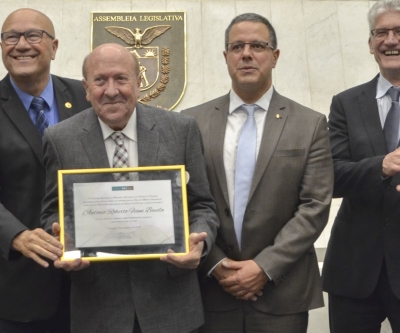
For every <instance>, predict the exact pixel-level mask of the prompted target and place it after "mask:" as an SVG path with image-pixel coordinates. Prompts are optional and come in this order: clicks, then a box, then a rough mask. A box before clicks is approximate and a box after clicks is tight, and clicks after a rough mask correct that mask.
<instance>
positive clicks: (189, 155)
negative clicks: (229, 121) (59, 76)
mask: <svg viewBox="0 0 400 333" xmlns="http://www.w3.org/2000/svg"><path fill="white" fill-rule="evenodd" d="M136 112H137V130H138V155H139V166H152V165H155V166H156V165H177V164H185V165H186V169H187V171H188V172H189V174H190V181H189V183H188V185H187V189H188V204H189V220H190V231H191V232H202V231H205V232H207V234H208V238H207V240H206V249H210V248H211V247H212V244H213V243H214V238H215V235H216V229H217V227H218V224H219V222H218V219H217V216H216V214H215V204H214V202H213V200H212V196H211V193H210V190H209V184H208V181H207V176H206V169H205V163H204V158H203V155H202V143H201V136H200V132H199V130H198V127H197V125H196V122H195V120H194V119H193V118H191V117H187V116H184V115H180V114H176V113H174V112H166V111H164V110H160V109H156V108H152V107H148V106H143V105H141V104H138V105H137V107H136ZM44 149H45V165H46V168H47V182H46V197H45V199H44V206H43V212H44V213H43V216H42V218H43V221H44V223H45V225H46V227H47V229H49V228H50V227H51V223H52V222H54V221H58V207H57V204H58V198H57V178H56V173H57V170H58V169H71V168H105V167H106V168H107V167H110V166H109V162H108V159H107V154H106V150H105V146H104V140H103V137H102V133H101V129H100V125H99V121H98V119H97V117H96V115H95V113H94V111H93V109H88V110H86V111H84V112H82V113H81V114H79V115H78V116H76V117H73V118H71V119H70V120H68V121H66V122H63V123H62V124H60V125H57V126H54V127H52V128H50V129H48V130H47V131H46V132H45V135H44ZM71 279H72V295H71V317H72V331H73V332H88V333H90V332H93V333H102V332H118V333H132V330H133V321H134V313H135V311H136V314H137V316H138V319H139V322H140V325H141V328H142V331H143V332H144V333H147V332H149V333H157V332H160V333H161V332H163V333H177V332H189V331H191V330H194V329H195V328H197V327H199V326H201V325H202V323H203V309H202V305H201V297H200V290H199V285H198V280H197V274H196V271H195V270H183V269H178V268H176V267H175V266H172V265H170V264H166V263H164V262H161V261H159V260H149V261H144V260H143V261H128V262H112V263H110V262H107V263H92V264H91V266H90V267H89V268H87V269H84V270H82V271H79V272H73V273H72V274H71Z"/></svg>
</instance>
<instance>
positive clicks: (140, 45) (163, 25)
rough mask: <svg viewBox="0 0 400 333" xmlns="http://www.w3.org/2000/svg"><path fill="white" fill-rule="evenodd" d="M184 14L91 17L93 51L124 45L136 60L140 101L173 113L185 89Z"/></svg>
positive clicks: (135, 13) (117, 14) (124, 14)
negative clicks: (114, 44)
mask: <svg viewBox="0 0 400 333" xmlns="http://www.w3.org/2000/svg"><path fill="white" fill-rule="evenodd" d="M185 19H186V15H185V12H157V13H155V12H150V13H148V12H146V13H145V12H130V13H114V12H112V13H99V12H97V13H92V49H93V48H95V47H96V46H98V45H100V44H104V43H118V44H121V45H124V46H125V47H126V48H127V49H129V51H130V52H131V53H132V54H134V55H135V56H136V57H137V59H138V60H139V66H140V76H141V79H142V83H141V87H140V91H141V94H140V98H139V101H140V102H141V103H144V104H149V105H153V106H161V107H163V108H167V109H169V110H171V109H173V108H174V107H175V106H176V105H177V104H178V103H179V101H180V100H181V98H182V96H183V93H184V91H185V87H186V36H185V25H186V21H185Z"/></svg>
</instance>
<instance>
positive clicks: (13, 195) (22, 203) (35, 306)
mask: <svg viewBox="0 0 400 333" xmlns="http://www.w3.org/2000/svg"><path fill="white" fill-rule="evenodd" d="M52 77H53V83H54V93H55V97H56V101H57V106H58V110H59V116H60V120H63V119H66V118H68V117H70V116H72V115H74V114H76V113H77V112H79V111H81V110H83V109H85V108H87V107H88V106H89V105H90V104H89V103H88V102H87V101H86V99H85V90H84V88H83V85H82V82H80V81H77V80H70V79H65V78H61V77H57V76H54V75H53V76H52ZM66 102H70V103H71V104H72V108H67V107H66V106H65V103H66ZM0 127H1V129H0V155H1V158H0V295H1V297H0V318H2V319H8V320H15V321H32V320H38V319H45V318H48V317H50V316H51V314H52V313H54V311H55V309H56V308H57V304H58V301H59V297H58V294H59V290H58V287H57V280H58V275H59V272H56V270H54V269H52V268H47V269H45V268H42V267H40V266H39V265H38V264H36V263H35V262H34V261H33V260H31V259H28V258H26V257H24V256H22V255H21V254H20V253H19V252H18V253H17V252H15V251H12V250H11V242H12V240H13V239H14V237H15V236H16V235H17V234H18V233H20V232H22V231H24V230H26V229H31V230H33V229H35V228H39V227H40V212H41V201H42V198H43V196H44V187H45V168H44V165H43V152H42V142H41V138H40V136H39V134H38V131H37V129H36V127H35V125H34V124H33V123H32V121H31V119H30V118H29V115H28V112H27V111H26V110H25V108H24V106H23V104H22V102H21V100H20V99H19V97H18V95H17V94H16V92H15V90H14V88H13V87H12V86H11V83H10V79H9V76H8V75H7V76H6V77H5V78H4V79H3V80H2V81H1V82H0Z"/></svg>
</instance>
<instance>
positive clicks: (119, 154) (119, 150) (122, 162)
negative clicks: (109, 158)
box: [111, 132, 129, 181]
mask: <svg viewBox="0 0 400 333" xmlns="http://www.w3.org/2000/svg"><path fill="white" fill-rule="evenodd" d="M124 138H125V135H124V134H123V133H121V132H114V133H112V134H111V139H113V140H114V141H115V144H116V146H115V151H114V156H113V168H127V167H128V151H127V150H126V148H125V145H124ZM114 179H115V180H116V181H127V180H129V173H128V172H126V173H114Z"/></svg>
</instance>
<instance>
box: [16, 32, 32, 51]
mask: <svg viewBox="0 0 400 333" xmlns="http://www.w3.org/2000/svg"><path fill="white" fill-rule="evenodd" d="M30 47H31V44H29V43H28V41H27V40H26V39H25V36H24V35H22V36H20V37H19V40H18V43H17V44H15V48H16V49H29V48H30Z"/></svg>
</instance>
